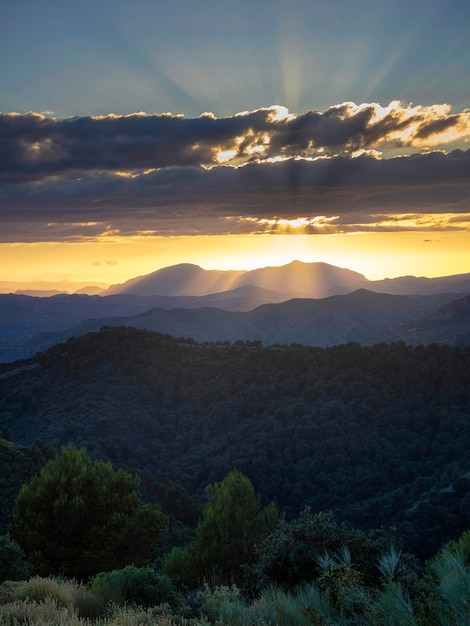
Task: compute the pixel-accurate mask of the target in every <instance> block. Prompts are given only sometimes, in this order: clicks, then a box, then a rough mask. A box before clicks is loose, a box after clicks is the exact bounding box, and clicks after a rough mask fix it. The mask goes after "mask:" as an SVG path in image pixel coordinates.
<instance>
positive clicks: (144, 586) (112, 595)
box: [89, 565, 179, 607]
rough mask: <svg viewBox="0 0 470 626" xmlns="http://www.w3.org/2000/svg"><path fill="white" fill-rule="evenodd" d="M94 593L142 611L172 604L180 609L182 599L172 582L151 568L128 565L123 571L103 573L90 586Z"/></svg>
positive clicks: (94, 578)
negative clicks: (146, 608)
mask: <svg viewBox="0 0 470 626" xmlns="http://www.w3.org/2000/svg"><path fill="white" fill-rule="evenodd" d="M89 588H90V590H91V591H92V592H93V593H94V594H97V595H98V596H100V597H101V598H103V599H107V601H108V602H110V603H114V604H119V605H122V604H126V603H129V604H134V605H138V606H142V607H151V606H158V605H159V604H169V605H170V606H176V605H177V604H178V603H179V596H178V594H177V592H176V590H175V588H174V586H173V583H172V582H171V580H170V578H169V577H168V576H167V575H166V574H164V573H162V572H157V571H156V570H154V569H153V568H151V567H135V566H134V565H128V566H127V567H124V568H123V569H119V570H113V571H111V572H102V573H101V574H97V575H96V576H94V577H93V578H92V579H91V581H90V583H89Z"/></svg>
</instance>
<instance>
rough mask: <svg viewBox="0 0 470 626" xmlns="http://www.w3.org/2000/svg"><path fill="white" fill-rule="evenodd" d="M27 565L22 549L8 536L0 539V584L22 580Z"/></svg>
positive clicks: (25, 575) (26, 574) (25, 574)
mask: <svg viewBox="0 0 470 626" xmlns="http://www.w3.org/2000/svg"><path fill="white" fill-rule="evenodd" d="M27 577H28V565H27V563H26V556H25V553H24V552H23V550H22V548H21V547H20V546H19V545H18V544H17V543H16V542H15V541H13V540H12V539H11V538H10V536H9V535H2V536H1V537H0V583H1V582H3V581H5V580H24V579H25V578H27Z"/></svg>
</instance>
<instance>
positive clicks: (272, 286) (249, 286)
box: [0, 261, 470, 362]
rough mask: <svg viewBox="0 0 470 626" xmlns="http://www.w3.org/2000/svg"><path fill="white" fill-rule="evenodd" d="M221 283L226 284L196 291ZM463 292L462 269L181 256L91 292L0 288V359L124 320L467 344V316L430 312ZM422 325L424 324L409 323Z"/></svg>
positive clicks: (241, 334) (467, 281)
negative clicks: (378, 276) (375, 277)
mask: <svg viewBox="0 0 470 626" xmlns="http://www.w3.org/2000/svg"><path fill="white" fill-rule="evenodd" d="M245 283H246V284H245ZM223 287H229V288H227V289H226V290H222V291H210V293H205V292H206V291H208V290H211V289H222V288H223ZM157 291H158V292H159V293H156V292H157ZM150 294H152V295H150ZM197 294H200V295H197ZM201 294H204V295H201ZM468 294H470V274H460V275H455V276H447V277H446V276H444V277H439V278H417V277H413V276H405V277H401V278H395V279H385V280H383V281H370V280H368V279H366V278H365V277H364V276H363V275H362V274H359V273H357V272H353V271H351V270H347V269H343V268H339V267H335V266H332V265H328V264H327V263H302V262H300V261H293V262H292V263H289V264H287V265H284V266H281V267H265V268H260V269H256V270H251V271H227V272H226V271H222V270H204V269H202V268H201V267H199V266H197V265H191V264H188V263H185V264H180V265H175V266H170V267H167V268H163V269H160V270H157V271H156V272H153V273H151V274H148V275H146V276H142V277H137V278H134V279H132V280H131V281H128V282H127V283H124V284H123V285H115V286H114V287H112V288H110V289H109V290H108V291H107V292H104V293H103V294H100V295H94V296H90V295H84V294H59V295H55V296H51V297H30V296H23V295H15V294H0V362H2V361H3V362H5V361H13V360H15V359H20V358H27V357H29V356H32V355H33V354H35V353H36V352H37V351H39V350H44V349H47V348H48V347H49V346H51V345H53V343H56V342H59V341H63V340H64V339H66V338H68V337H70V336H71V335H73V334H83V333H85V332H88V331H90V330H96V329H99V328H101V326H103V325H108V326H117V325H118V326H119V325H123V324H124V325H130V326H132V325H134V326H137V327H139V328H148V329H151V330H158V331H160V332H164V333H169V334H173V335H176V336H185V337H192V338H193V339H196V340H198V341H213V340H222V341H234V340H238V339H242V340H260V341H263V342H264V343H290V342H296V343H304V344H309V345H318V346H330V345H335V344H339V343H343V342H348V341H356V342H359V343H371V342H374V341H398V340H400V341H405V342H410V343H413V344H416V343H419V342H420V341H421V342H426V343H431V342H433V341H442V342H443V343H446V342H447V343H450V344H452V345H460V344H461V343H462V342H463V343H464V345H466V344H465V342H466V341H467V339H465V337H466V336H467V335H469V336H470V321H469V320H468V316H467V317H465V315H463V316H462V315H460V316H458V317H456V318H455V319H451V318H450V317H449V316H447V317H444V321H441V322H438V321H436V320H434V321H433V320H432V316H433V315H439V313H438V310H439V308H440V307H442V306H444V305H448V304H449V303H451V302H452V301H455V300H458V299H461V298H462V297H464V296H466V295H468ZM281 303H284V304H281ZM428 318H429V321H427V322H426V320H428ZM423 325H424V326H423ZM422 326H423V328H424V327H426V332H424V330H423V331H419V332H418V331H416V329H417V328H421V327H422ZM451 327H452V328H451Z"/></svg>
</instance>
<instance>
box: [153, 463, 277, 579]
mask: <svg viewBox="0 0 470 626" xmlns="http://www.w3.org/2000/svg"><path fill="white" fill-rule="evenodd" d="M206 496H207V502H206V504H205V506H204V508H203V511H202V517H201V519H200V520H199V523H198V525H197V527H196V536H195V539H194V541H193V543H192V544H190V545H189V546H184V547H178V548H174V549H173V551H172V552H171V554H170V555H169V557H167V559H166V561H165V568H166V571H167V572H168V573H169V574H170V575H172V576H173V577H175V578H178V579H179V580H180V581H181V582H185V583H186V584H189V585H194V584H197V583H198V582H199V581H201V580H202V579H203V578H207V579H209V580H211V581H217V582H219V583H229V582H233V581H235V582H239V581H240V579H241V575H242V566H244V565H249V564H251V563H252V562H253V561H254V560H255V558H256V550H255V546H256V545H257V544H258V543H259V542H261V541H262V540H263V538H264V537H265V536H266V533H267V531H268V530H270V528H271V527H272V526H274V524H275V522H276V521H277V519H278V512H277V509H276V508H275V507H274V506H273V505H271V506H268V507H264V508H263V507H261V504H260V500H259V497H258V496H257V495H256V493H255V490H254V487H253V484H252V483H251V481H250V479H249V478H247V477H246V476H244V475H243V474H241V473H240V472H237V471H232V472H230V473H229V474H227V476H226V477H225V479H224V480H223V481H222V482H220V483H214V484H211V485H208V486H207V487H206Z"/></svg>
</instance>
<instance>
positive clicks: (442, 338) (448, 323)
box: [384, 296, 470, 347]
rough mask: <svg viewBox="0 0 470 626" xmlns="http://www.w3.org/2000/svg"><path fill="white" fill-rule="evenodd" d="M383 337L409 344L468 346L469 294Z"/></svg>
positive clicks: (469, 333)
mask: <svg viewBox="0 0 470 626" xmlns="http://www.w3.org/2000/svg"><path fill="white" fill-rule="evenodd" d="M384 339H386V340H388V341H396V340H397V339H404V340H405V341H406V342H407V343H409V344H411V345H419V344H427V343H433V342H438V343H446V344H448V345H454V346H462V347H464V346H470V296H465V297H464V298H459V299H457V300H454V301H452V302H450V303H449V304H446V305H445V306H443V307H441V308H439V309H438V310H437V311H436V312H435V313H432V314H431V315H428V316H426V317H424V318H422V319H416V320H414V321H413V322H412V323H407V324H404V325H403V326H402V327H401V328H400V329H394V330H391V331H390V332H388V333H386V334H385V335H384Z"/></svg>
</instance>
